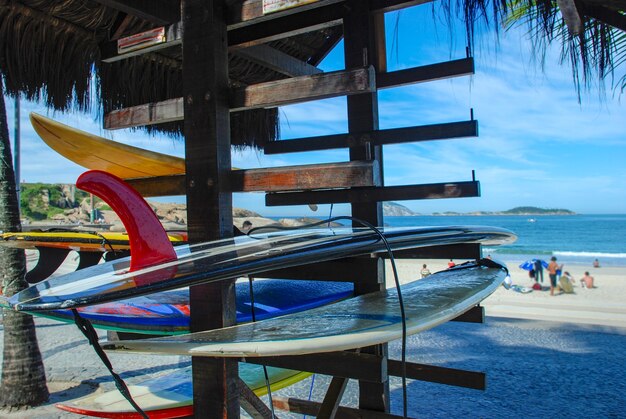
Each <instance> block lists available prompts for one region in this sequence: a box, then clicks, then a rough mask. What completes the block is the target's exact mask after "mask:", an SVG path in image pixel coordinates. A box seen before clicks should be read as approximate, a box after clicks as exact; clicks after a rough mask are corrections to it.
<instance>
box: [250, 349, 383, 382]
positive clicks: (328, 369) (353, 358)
mask: <svg viewBox="0 0 626 419" xmlns="http://www.w3.org/2000/svg"><path fill="white" fill-rule="evenodd" d="M241 361H242V362H247V363H249V364H259V365H267V366H272V367H278V368H288V369H293V370H298V371H308V372H312V373H317V374H324V375H333V374H334V376H337V377H344V378H352V379H357V380H365V381H371V382H377V381H380V380H381V379H383V377H385V376H386V374H387V363H386V359H384V358H380V357H378V356H375V355H369V354H359V353H356V352H349V351H341V352H329V353H321V354H311V355H290V356H271V357H248V358H245V359H242V360H241Z"/></svg>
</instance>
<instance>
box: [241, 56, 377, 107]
mask: <svg viewBox="0 0 626 419" xmlns="http://www.w3.org/2000/svg"><path fill="white" fill-rule="evenodd" d="M375 84H376V80H375V76H374V69H373V67H365V68H357V69H353V70H341V71H334V72H330V73H323V74H314V75H312V76H302V77H293V78H290V79H284V80H276V81H270V82H266V83H259V84H255V85H252V86H248V87H245V88H243V89H238V90H236V91H234V92H233V94H232V96H231V112H234V111H243V110H247V109H256V108H263V107H275V106H283V105H288V104H292V103H299V102H304V101H311V100H319V99H326V98H330V97H336V96H344V95H352V94H357V93H362V92H373V91H375V90H376V87H375Z"/></svg>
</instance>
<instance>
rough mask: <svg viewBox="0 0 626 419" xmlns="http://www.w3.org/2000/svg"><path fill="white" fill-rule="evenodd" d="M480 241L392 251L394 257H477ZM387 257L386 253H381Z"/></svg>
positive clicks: (383, 256)
mask: <svg viewBox="0 0 626 419" xmlns="http://www.w3.org/2000/svg"><path fill="white" fill-rule="evenodd" d="M480 249H481V246H480V243H463V244H449V245H444V246H431V247H418V248H415V249H408V250H398V251H396V252H393V257H394V258H395V259H479V258H480V257H481V250H480ZM380 256H381V257H382V258H387V257H388V255H387V253H381V254H380Z"/></svg>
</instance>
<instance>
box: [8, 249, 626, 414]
mask: <svg viewBox="0 0 626 419" xmlns="http://www.w3.org/2000/svg"><path fill="white" fill-rule="evenodd" d="M32 261H33V259H32V257H31V259H30V262H32ZM456 262H457V263H458V262H462V261H456ZM72 263H75V261H74V262H72V260H71V258H68V266H69V268H68V269H71V264H72ZM423 263H426V264H427V265H428V267H429V269H430V270H431V271H432V272H435V271H437V270H442V269H445V268H446V266H447V265H446V264H447V261H444V260H424V261H407V260H401V261H398V270H399V274H400V280H401V282H403V283H404V282H410V281H412V280H415V279H417V278H419V277H420V275H419V271H420V269H421V267H422V264H423ZM518 264H519V263H511V264H510V266H509V267H510V271H511V276H512V279H513V283H515V284H518V285H522V286H529V285H531V282H530V280H529V278H528V276H527V273H526V272H525V271H522V270H521V269H518V268H517V265H518ZM566 270H568V271H569V272H570V273H571V274H572V275H573V276H574V277H575V278H576V279H579V278H580V277H581V276H582V275H583V273H584V271H585V270H590V271H591V273H592V275H594V276H595V278H596V283H597V286H598V288H595V289H592V290H586V289H582V288H581V287H580V286H579V284H577V287H575V288H574V290H575V293H574V294H560V295H557V296H554V297H551V296H550V295H549V292H538V291H534V292H532V293H529V294H520V293H516V292H513V291H510V290H506V289H504V288H503V287H500V288H499V289H498V290H497V291H496V292H495V293H494V294H493V295H492V296H491V297H489V298H488V299H487V300H485V301H484V302H483V305H484V306H485V308H486V314H487V319H486V323H485V324H470V323H458V322H450V323H447V324H444V325H441V326H439V327H437V328H435V329H433V330H431V331H428V332H424V333H421V334H418V335H415V336H411V337H409V339H408V347H407V359H408V360H410V361H413V362H419V363H424V364H432V365H440V366H445V367H450V368H459V369H467V370H473V371H482V372H485V373H486V374H487V383H488V385H487V390H486V391H478V390H471V389H464V388H456V387H451V386H446V385H441V384H433V383H426V382H420V381H409V385H408V406H409V416H412V417H432V418H439V417H441V418H444V417H445V418H448V417H462V416H463V417H486V418H490V417H510V416H513V415H520V416H521V415H523V416H524V417H550V416H558V417H580V416H591V415H594V416H600V417H624V416H625V412H626V397H625V396H624V394H626V384H625V382H624V380H623V371H622V368H621V365H623V360H624V359H626V304H624V303H623V301H624V296H625V295H626V268H622V267H609V268H600V269H593V268H588V267H585V266H566ZM390 272H391V270H390V269H389V270H388V278H387V286H393V278H392V277H391V274H390ZM546 280H547V277H546ZM544 281H545V280H544ZM545 284H546V282H544V285H545ZM36 322H37V325H38V330H37V334H38V339H39V344H40V348H41V351H42V354H43V357H44V363H45V367H46V373H47V377H48V381H49V388H50V391H51V394H52V397H51V400H50V402H48V403H47V404H46V405H44V406H40V407H37V408H34V409H29V410H27V411H24V412H14V413H7V412H2V411H0V417H3V418H5V417H6V418H78V417H79V416H77V415H73V414H70V413H64V412H61V411H59V410H57V409H56V408H55V407H54V406H53V404H54V403H55V402H59V401H62V400H68V399H71V398H74V397H79V396H82V395H85V394H90V393H92V392H102V391H105V390H111V389H113V387H114V386H113V383H112V380H111V378H110V376H109V375H108V372H107V371H106V369H105V368H104V366H103V365H102V364H101V362H100V361H99V359H98V358H97V356H96V355H95V353H94V352H93V349H92V348H90V347H89V345H88V344H87V342H86V341H85V340H84V338H83V337H82V335H81V334H80V332H79V331H78V330H77V329H76V327H75V326H73V325H65V324H61V323H57V322H54V321H51V320H46V319H37V320H36ZM2 332H3V329H2V326H1V325H0V334H2ZM100 335H101V336H102V337H104V332H100ZM1 347H2V343H1V340H0V349H1ZM400 349H401V348H400V343H399V342H392V343H391V344H390V356H391V358H393V359H400ZM111 360H112V363H113V365H114V368H115V370H116V371H117V372H119V373H122V376H123V377H124V379H125V380H126V381H127V382H128V383H133V382H136V381H139V380H141V379H142V377H143V376H145V375H146V374H148V375H159V374H165V373H168V372H171V371H173V370H175V369H176V368H179V367H180V366H181V365H186V364H188V363H189V360H188V359H187V358H183V357H172V356H169V357H160V356H137V355H125V354H111ZM329 382H330V378H329V377H325V376H316V377H315V380H314V383H313V390H312V399H313V400H318V401H319V400H322V398H323V396H324V392H325V390H326V388H327V386H328V383H329ZM311 384H312V380H311V379H307V380H304V381H302V382H300V383H298V384H296V385H294V386H292V387H290V388H287V389H283V390H281V391H279V392H276V393H275V394H274V395H276V396H283V397H296V398H303V399H307V398H308V397H309V391H310V390H311ZM390 386H391V402H392V404H391V405H392V412H393V413H395V414H401V413H402V390H401V382H400V380H399V379H397V378H393V377H392V378H391V379H390ZM357 395H358V385H357V383H355V382H352V381H351V382H350V383H349V385H348V389H347V391H346V393H345V395H344V397H343V399H342V405H347V406H356V405H357ZM278 414H279V416H280V417H281V418H292V417H293V418H296V417H297V418H301V417H302V416H301V415H290V414H285V413H284V412H280V411H279V412H278Z"/></svg>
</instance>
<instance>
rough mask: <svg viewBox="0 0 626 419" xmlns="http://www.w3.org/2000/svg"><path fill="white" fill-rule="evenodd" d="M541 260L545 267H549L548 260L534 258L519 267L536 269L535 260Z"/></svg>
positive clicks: (528, 269)
mask: <svg viewBox="0 0 626 419" xmlns="http://www.w3.org/2000/svg"><path fill="white" fill-rule="evenodd" d="M536 261H539V262H541V265H542V266H543V267H544V268H547V267H548V262H546V261H545V260H542V259H532V260H527V261H526V262H524V263H522V264H521V265H520V266H519V267H520V268H522V269H524V270H526V271H531V270H533V269H535V262H536Z"/></svg>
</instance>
